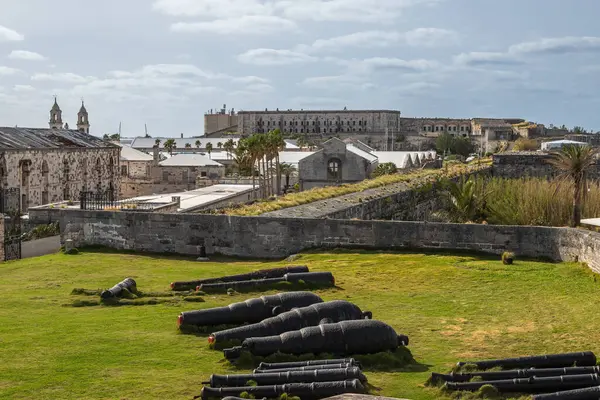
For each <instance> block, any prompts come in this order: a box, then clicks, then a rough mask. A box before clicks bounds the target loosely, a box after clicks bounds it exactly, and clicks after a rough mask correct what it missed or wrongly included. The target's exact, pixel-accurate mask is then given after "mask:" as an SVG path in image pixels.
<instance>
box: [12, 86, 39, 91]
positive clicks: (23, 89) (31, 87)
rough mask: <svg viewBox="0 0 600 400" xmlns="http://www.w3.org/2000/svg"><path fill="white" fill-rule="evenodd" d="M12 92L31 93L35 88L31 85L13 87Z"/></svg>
mask: <svg viewBox="0 0 600 400" xmlns="http://www.w3.org/2000/svg"><path fill="white" fill-rule="evenodd" d="M13 90H14V91H15V92H32V91H34V90H35V88H34V87H33V86H31V85H15V86H14V87H13Z"/></svg>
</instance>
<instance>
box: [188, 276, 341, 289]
mask: <svg viewBox="0 0 600 400" xmlns="http://www.w3.org/2000/svg"><path fill="white" fill-rule="evenodd" d="M300 281H303V282H305V283H311V284H315V285H329V286H334V285H335V278H334V277H333V275H332V274H331V272H301V273H287V274H285V275H284V276H281V277H277V278H265V279H252V280H245V281H234V282H215V283H203V284H201V285H199V286H198V287H197V288H196V289H197V290H202V291H206V292H209V291H210V292H220V291H226V290H227V289H248V288H252V287H257V286H265V285H273V284H277V283H280V282H293V283H298V282H300Z"/></svg>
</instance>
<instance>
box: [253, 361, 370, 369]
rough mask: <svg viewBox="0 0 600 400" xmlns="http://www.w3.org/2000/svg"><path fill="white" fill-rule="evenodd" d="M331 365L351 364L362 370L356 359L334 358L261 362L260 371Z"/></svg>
mask: <svg viewBox="0 0 600 400" xmlns="http://www.w3.org/2000/svg"><path fill="white" fill-rule="evenodd" d="M331 364H349V365H351V366H353V367H358V368H360V363H359V362H358V361H356V360H355V359H354V358H334V359H329V360H308V361H290V362H278V363H268V362H261V363H260V364H258V368H257V369H259V370H268V369H284V368H297V367H310V366H317V365H331Z"/></svg>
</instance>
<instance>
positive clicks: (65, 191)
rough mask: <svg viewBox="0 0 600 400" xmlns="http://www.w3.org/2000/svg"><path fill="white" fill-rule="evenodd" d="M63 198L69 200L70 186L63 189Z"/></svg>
mask: <svg viewBox="0 0 600 400" xmlns="http://www.w3.org/2000/svg"><path fill="white" fill-rule="evenodd" d="M63 200H69V188H68V187H65V188H64V189H63Z"/></svg>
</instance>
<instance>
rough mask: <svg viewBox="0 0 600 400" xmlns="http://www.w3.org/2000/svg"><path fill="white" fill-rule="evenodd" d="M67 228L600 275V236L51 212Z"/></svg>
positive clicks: (232, 250) (269, 252)
mask: <svg viewBox="0 0 600 400" xmlns="http://www.w3.org/2000/svg"><path fill="white" fill-rule="evenodd" d="M45 212H47V213H53V214H54V217H53V218H55V219H57V220H59V221H60V227H61V239H62V241H63V243H64V241H65V240H67V239H71V240H73V241H74V243H75V245H76V246H78V247H82V246H89V245H101V246H108V247H111V248H115V249H122V250H134V251H140V252H164V253H175V254H182V255H190V256H196V255H198V252H199V247H200V246H206V250H207V253H208V254H209V255H211V254H223V255H227V256H239V257H252V258H283V257H286V256H289V255H291V254H295V253H298V252H302V251H305V250H310V249H317V248H321V249H337V248H348V249H367V250H369V249H371V250H388V251H394V250H405V249H420V250H427V249H439V250H462V251H479V252H485V253H491V254H501V253H502V252H504V251H514V252H515V253H516V254H517V255H518V256H520V257H534V258H548V259H551V260H556V261H581V262H586V263H588V265H589V267H590V268H591V269H592V270H594V271H595V272H600V234H599V233H596V232H591V231H584V230H581V229H570V228H548V227H532V226H495V225H479V224H441V223H425V222H402V221H364V220H363V221H357V220H334V219H298V218H272V217H232V216H226V215H203V214H159V213H145V212H111V211H82V210H52V209H48V210H45Z"/></svg>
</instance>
